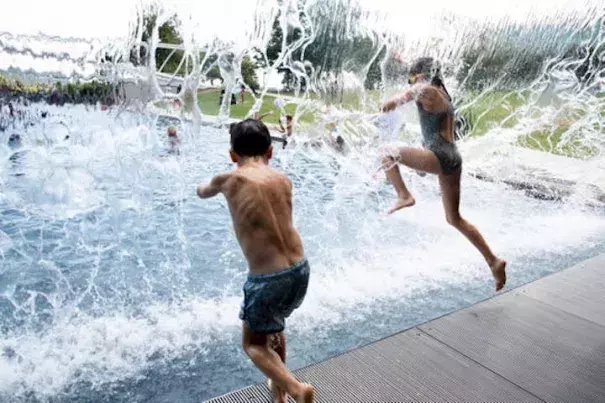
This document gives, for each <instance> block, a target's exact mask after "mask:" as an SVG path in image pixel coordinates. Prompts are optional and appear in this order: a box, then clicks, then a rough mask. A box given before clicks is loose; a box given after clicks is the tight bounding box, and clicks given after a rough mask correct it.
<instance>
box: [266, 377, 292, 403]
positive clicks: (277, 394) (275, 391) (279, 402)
mask: <svg viewBox="0 0 605 403" xmlns="http://www.w3.org/2000/svg"><path fill="white" fill-rule="evenodd" d="M267 386H269V390H270V391H271V394H272V395H273V403H286V402H287V401H288V397H287V396H286V392H285V391H283V390H282V389H281V388H280V387H279V386H277V385H276V384H275V383H273V381H272V380H271V379H267Z"/></svg>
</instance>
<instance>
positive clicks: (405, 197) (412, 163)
mask: <svg viewBox="0 0 605 403" xmlns="http://www.w3.org/2000/svg"><path fill="white" fill-rule="evenodd" d="M397 162H400V163H402V164H403V165H405V166H408V167H410V168H412V169H415V170H417V171H423V172H428V173H432V174H439V173H441V165H440V164H439V160H438V159H437V157H436V156H435V154H433V152H432V151H429V150H425V149H421V148H413V147H399V148H398V149H397V152H396V157H393V156H392V155H388V154H385V156H384V157H383V158H382V165H383V167H385V174H386V176H387V179H388V180H389V182H391V184H392V185H393V187H394V188H395V191H396V192H397V200H396V201H395V204H393V206H392V207H391V208H390V209H389V210H388V214H392V213H394V212H395V211H397V210H401V209H402V208H404V207H410V206H413V205H414V204H415V203H416V200H415V199H414V196H412V194H411V193H410V191H409V190H408V188H407V186H405V182H404V181H403V178H402V177H401V172H400V171H399V167H398V166H397Z"/></svg>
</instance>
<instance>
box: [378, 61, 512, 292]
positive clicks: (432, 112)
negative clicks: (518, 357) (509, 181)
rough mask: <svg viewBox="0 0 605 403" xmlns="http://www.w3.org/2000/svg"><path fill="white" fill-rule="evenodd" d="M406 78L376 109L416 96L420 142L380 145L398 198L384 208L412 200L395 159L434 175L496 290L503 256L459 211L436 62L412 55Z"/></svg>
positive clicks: (455, 159) (458, 160)
mask: <svg viewBox="0 0 605 403" xmlns="http://www.w3.org/2000/svg"><path fill="white" fill-rule="evenodd" d="M408 83H409V84H410V85H411V87H410V88H409V89H408V90H406V91H404V92H403V93H400V94H398V95H396V96H394V97H392V98H391V99H389V100H388V101H386V102H385V103H384V104H383V105H381V108H380V109H381V111H382V112H389V111H392V110H394V109H395V108H397V107H398V106H400V105H403V104H405V103H407V102H410V101H415V102H416V106H417V107H418V114H419V115H420V127H421V130H422V143H423V148H414V147H397V148H396V149H393V150H390V152H386V151H387V150H385V153H384V154H383V156H382V164H383V167H385V173H386V176H387V178H388V179H389V181H390V182H391V184H392V185H393V187H394V188H395V191H396V192H397V201H396V202H395V204H394V205H393V206H392V207H391V209H390V210H389V211H388V213H389V214H391V213H394V212H395V211H397V210H400V209H402V208H405V207H411V206H413V205H414V204H415V203H416V201H415V199H414V196H412V194H411V193H410V191H409V190H408V188H407V187H406V185H405V182H404V181H403V179H402V177H401V173H400V172H399V167H398V166H397V163H398V162H399V163H401V164H403V165H405V166H407V167H409V168H411V169H414V170H416V171H422V172H427V173H431V174H435V175H437V177H438V179H439V185H440V187H441V197H442V201H443V207H444V209H445V216H446V219H447V222H448V223H449V224H450V225H452V226H453V227H454V228H456V229H457V230H458V231H460V232H461V233H462V234H463V235H464V236H465V237H466V238H467V239H468V240H469V241H470V242H471V243H472V244H473V245H474V246H475V247H476V248H477V249H478V250H479V252H481V254H482V255H483V257H484V258H485V261H486V262H487V264H488V265H489V267H490V269H491V272H492V275H493V276H494V280H495V282H496V291H499V290H501V289H502V288H503V287H504V285H505V283H506V261H504V260H503V259H501V258H499V257H498V256H496V255H495V254H494V253H493V252H492V250H491V249H490V247H489V246H488V245H487V242H486V241H485V239H484V238H483V236H482V235H481V233H480V232H479V230H478V229H477V228H476V227H475V226H474V225H473V224H471V223H470V222H468V221H467V220H466V219H464V218H463V217H462V216H461V215H460V210H459V206H460V174H461V171H462V157H461V156H460V153H459V152H458V148H457V147H456V144H455V143H454V129H455V125H454V109H453V107H452V103H451V101H452V100H451V97H450V95H449V93H448V92H447V90H446V89H445V86H444V84H443V80H442V77H441V69H440V67H439V64H438V62H436V61H435V60H433V59H432V58H430V57H423V58H420V59H418V60H416V61H415V62H414V63H413V65H412V66H411V67H410V72H409V80H408Z"/></svg>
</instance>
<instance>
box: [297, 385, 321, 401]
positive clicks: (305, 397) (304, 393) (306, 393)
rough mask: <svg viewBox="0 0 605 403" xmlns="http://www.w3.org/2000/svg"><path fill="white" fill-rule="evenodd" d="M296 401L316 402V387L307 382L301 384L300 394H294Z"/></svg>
mask: <svg viewBox="0 0 605 403" xmlns="http://www.w3.org/2000/svg"><path fill="white" fill-rule="evenodd" d="M292 397H293V398H294V400H296V403H314V402H315V388H314V387H313V386H311V385H309V384H307V383H301V384H300V394H299V395H298V396H292Z"/></svg>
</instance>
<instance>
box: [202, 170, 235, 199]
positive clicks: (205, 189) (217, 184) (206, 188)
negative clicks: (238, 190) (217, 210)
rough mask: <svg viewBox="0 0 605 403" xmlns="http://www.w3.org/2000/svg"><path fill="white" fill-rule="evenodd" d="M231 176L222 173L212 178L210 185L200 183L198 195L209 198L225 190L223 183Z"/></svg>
mask: <svg viewBox="0 0 605 403" xmlns="http://www.w3.org/2000/svg"><path fill="white" fill-rule="evenodd" d="M228 178H229V174H228V173H227V174H220V175H217V176H215V177H214V178H212V180H211V181H210V183H209V184H208V185H199V186H198V187H197V195H198V196H199V197H200V198H201V199H208V198H210V197H214V196H216V195H217V194H219V193H220V192H221V191H222V190H223V185H224V184H225V182H226V181H227V179H228Z"/></svg>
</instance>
